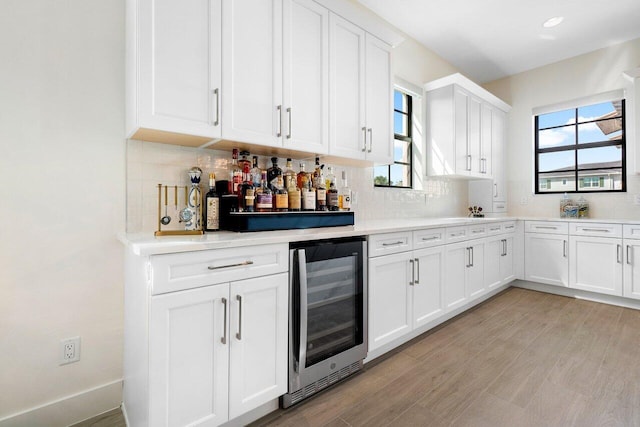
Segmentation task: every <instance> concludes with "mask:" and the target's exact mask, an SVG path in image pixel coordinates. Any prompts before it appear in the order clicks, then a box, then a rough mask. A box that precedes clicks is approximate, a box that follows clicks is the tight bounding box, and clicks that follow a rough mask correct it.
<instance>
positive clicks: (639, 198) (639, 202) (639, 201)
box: [633, 194, 640, 206]
mask: <svg viewBox="0 0 640 427" xmlns="http://www.w3.org/2000/svg"><path fill="white" fill-rule="evenodd" d="M633 203H634V204H635V205H636V206H640V194H636V195H635V196H633Z"/></svg>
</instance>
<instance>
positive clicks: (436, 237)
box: [422, 236, 440, 242]
mask: <svg viewBox="0 0 640 427" xmlns="http://www.w3.org/2000/svg"><path fill="white" fill-rule="evenodd" d="M439 238H440V236H431V237H423V238H422V241H423V242H428V241H430V240H437V239H439Z"/></svg>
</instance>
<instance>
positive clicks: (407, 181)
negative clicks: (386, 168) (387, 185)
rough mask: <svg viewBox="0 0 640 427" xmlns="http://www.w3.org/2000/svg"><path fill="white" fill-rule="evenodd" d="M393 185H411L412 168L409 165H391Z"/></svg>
mask: <svg viewBox="0 0 640 427" xmlns="http://www.w3.org/2000/svg"><path fill="white" fill-rule="evenodd" d="M391 185H393V186H396V187H411V168H410V167H409V165H397V164H395V165H391Z"/></svg>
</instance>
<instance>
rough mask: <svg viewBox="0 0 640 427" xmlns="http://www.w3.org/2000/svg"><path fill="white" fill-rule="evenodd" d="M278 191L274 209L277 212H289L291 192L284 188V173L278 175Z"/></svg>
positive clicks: (276, 185)
mask: <svg viewBox="0 0 640 427" xmlns="http://www.w3.org/2000/svg"><path fill="white" fill-rule="evenodd" d="M275 187H276V191H275V197H274V199H275V200H274V202H273V210H274V211H275V212H287V211H288V210H289V193H287V190H286V189H285V188H284V179H283V178H282V175H278V176H277V177H276V184H275Z"/></svg>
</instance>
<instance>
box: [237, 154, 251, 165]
mask: <svg viewBox="0 0 640 427" xmlns="http://www.w3.org/2000/svg"><path fill="white" fill-rule="evenodd" d="M250 155H251V153H249V152H248V151H247V150H242V151H241V152H240V156H242V158H241V159H240V160H238V166H240V168H241V169H242V170H244V165H245V164H248V165H249V169H251V160H249V156H250Z"/></svg>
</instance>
